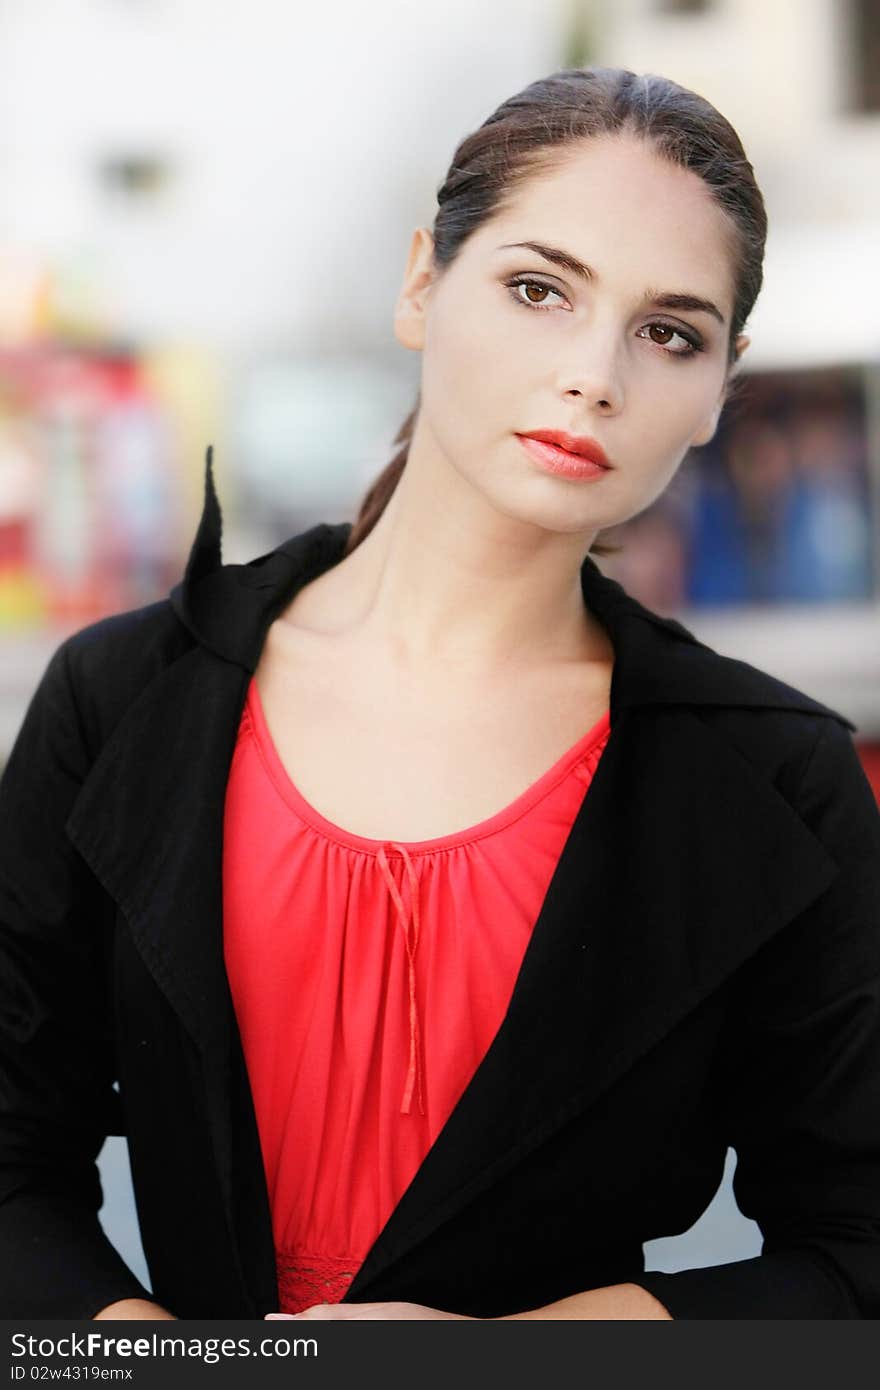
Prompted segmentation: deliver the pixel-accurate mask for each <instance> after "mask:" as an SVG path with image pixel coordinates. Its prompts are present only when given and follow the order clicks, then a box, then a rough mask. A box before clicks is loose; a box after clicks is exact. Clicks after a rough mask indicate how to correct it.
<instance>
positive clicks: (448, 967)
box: [223, 679, 610, 1313]
mask: <svg viewBox="0 0 880 1390" xmlns="http://www.w3.org/2000/svg"><path fill="white" fill-rule="evenodd" d="M609 733H610V716H609V713H608V712H607V711H606V713H605V714H603V715H602V717H601V719H599V721H598V722H597V723H596V724H594V725H593V727H592V728H591V729H589V730H588V731H587V733H585V734H584V735H583V737H582V738H580V739H579V740H578V742H577V743H575V744H574V745H573V746H572V747H571V748H569V750H568V751H567V752H566V753H564V754H563V755H562V757H561V758H559V759H558V760H557V762H555V763H554V764H553V766H552V767H551V768H549V769H548V771H547V772H545V773H544V775H543V776H542V777H540V778H539V779H538V780H537V781H536V782H533V783H532V785H531V786H530V787H527V788H526V790H525V791H524V792H522V793H521V795H520V796H518V797H517V798H516V800H515V801H512V802H511V803H510V804H509V805H508V806H506V807H505V808H504V809H503V810H501V811H498V812H497V813H496V814H495V815H494V816H490V817H489V819H488V820H484V821H480V822H479V823H478V824H477V825H472V826H469V827H468V828H467V829H465V830H461V831H458V832H457V833H456V834H453V835H441V836H438V837H436V838H435V839H431V840H410V841H406V842H401V841H391V840H374V839H367V838H366V837H364V836H362V835H355V834H352V833H350V832H349V831H346V830H342V829H340V827H339V826H338V825H334V824H333V823H332V822H331V821H328V820H327V819H326V818H325V817H324V816H322V815H321V814H320V813H319V812H318V811H316V810H315V808H314V807H313V806H311V805H309V803H308V802H307V801H306V800H305V799H304V798H303V797H302V796H301V795H300V793H299V791H298V790H297V788H296V787H295V786H294V784H293V782H292V781H291V779H290V777H289V776H288V774H287V772H286V771H285V769H284V766H283V764H282V762H281V759H280V758H279V756H278V753H277V751H276V749H275V746H274V744H273V742H272V738H271V735H270V734H269V730H268V727H267V724H266V720H265V716H264V713H263V708H262V705H261V702H260V697H259V692H258V689H257V684H256V681H255V680H254V679H252V680H251V682H250V686H249V688H248V693H247V698H246V701H245V705H244V709H243V711H242V717H241V723H240V726H239V731H238V738H237V741H236V746H235V750H234V753H233V758H232V764H231V767H230V774H229V781H228V785H227V791H226V806H225V826H224V842H223V843H224V848H223V941H224V954H225V961H226V968H227V972H228V976H229V982H230V989H231V992H232V998H233V1002H234V1006H235V1012H236V1018H237V1020H238V1025H239V1031H240V1034H241V1040H242V1047H243V1050H244V1055H245V1061H246V1065H247V1070H248V1077H249V1081H250V1086H251V1091H252V1094H253V1099H254V1109H255V1114H256V1119H257V1127H258V1130H259V1135H260V1144H261V1148H262V1154H263V1162H264V1167H265V1173H266V1181H267V1186H268V1192H269V1199H270V1204H271V1211H272V1227H273V1233H274V1240H275V1249H276V1261H277V1270H278V1285H279V1294H280V1309H279V1311H281V1312H286V1313H296V1312H300V1311H301V1310H302V1309H303V1308H307V1307H310V1306H311V1305H312V1304H314V1303H335V1302H338V1301H339V1300H340V1299H341V1298H342V1297H343V1296H344V1294H345V1291H346V1289H347V1288H348V1286H349V1284H350V1283H351V1281H352V1279H353V1278H354V1276H355V1274H356V1273H357V1270H358V1268H359V1266H360V1265H361V1264H362V1263H363V1260H364V1259H365V1257H366V1255H367V1253H368V1251H369V1249H370V1247H371V1245H372V1244H373V1242H374V1241H375V1239H376V1237H377V1236H378V1234H379V1232H380V1231H381V1229H382V1227H383V1226H384V1225H385V1223H386V1222H387V1220H388V1217H389V1216H390V1215H391V1212H392V1210H393V1209H394V1207H395V1206H396V1205H397V1202H398V1201H399V1199H400V1197H401V1196H402V1195H403V1192H404V1190H405V1189H406V1188H407V1187H408V1186H409V1183H410V1182H411V1180H412V1178H413V1177H414V1176H415V1173H416V1171H417V1169H418V1168H419V1166H420V1164H421V1163H422V1160H423V1159H424V1157H425V1155H426V1154H427V1152H428V1149H429V1148H430V1147H431V1145H432V1144H433V1142H434V1140H435V1139H436V1137H437V1135H438V1134H439V1132H440V1130H441V1129H442V1127H443V1125H444V1124H445V1123H446V1120H447V1119H448V1117H449V1115H450V1114H451V1112H452V1110H453V1108H454V1106H455V1104H456V1102H457V1100H458V1098H459V1096H460V1095H461V1094H462V1092H463V1091H464V1089H465V1087H466V1086H467V1084H468V1082H469V1081H470V1078H471V1076H472V1075H473V1073H474V1072H475V1070H476V1068H477V1066H478V1065H479V1063H480V1061H481V1060H482V1058H483V1056H484V1054H485V1053H486V1051H487V1050H488V1047H489V1045H490V1043H491V1042H492V1039H493V1038H494V1036H495V1034H496V1032H497V1031H498V1028H499V1026H500V1024H501V1022H502V1020H503V1018H504V1014H505V1012H506V1009H507V1005H508V1002H509V1000H510V996H511V994H512V992H513V987H514V983H515V981H516V977H517V974H518V971H519V967H520V963H521V961H522V957H523V954H524V952H525V949H526V946H527V944H528V941H529V937H530V935H531V931H532V928H533V926H534V923H535V921H536V919H537V916H538V913H539V911H540V908H541V905H542V903H543V900H544V897H545V895H546V892H547V888H548V886H549V883H550V879H551V877H552V875H553V871H554V869H555V867H556V863H557V860H558V858H559V855H560V853H561V851H562V848H563V845H564V844H565V841H566V839H567V838H568V834H569V831H570V829H571V826H572V822H573V821H574V818H575V816H576V814H577V811H578V809H579V807H580V804H581V802H582V800H583V798H584V794H585V791H586V788H587V786H588V785H589V783H590V780H591V778H592V776H593V773H594V771H595V768H596V766H597V764H598V762H599V758H600V756H601V754H602V750H603V749H604V747H605V744H606V743H607V740H608V736H609Z"/></svg>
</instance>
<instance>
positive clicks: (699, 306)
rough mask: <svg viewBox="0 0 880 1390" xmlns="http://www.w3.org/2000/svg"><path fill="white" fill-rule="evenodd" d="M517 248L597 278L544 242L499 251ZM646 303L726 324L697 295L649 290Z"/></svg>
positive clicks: (512, 245) (507, 246)
mask: <svg viewBox="0 0 880 1390" xmlns="http://www.w3.org/2000/svg"><path fill="white" fill-rule="evenodd" d="M517 247H523V248H524V249H525V250H526V251H534V252H535V255H536V256H543V258H544V260H545V261H552V262H553V264H554V265H558V266H560V267H561V268H562V269H563V270H567V271H569V273H570V274H572V275H577V277H578V278H579V279H581V280H593V279H595V278H596V272H595V271H594V270H593V269H592V267H591V266H588V265H584V263H583V261H579V260H578V258H577V256H573V255H572V254H571V253H570V252H569V251H562V250H560V248H559V247H558V246H546V245H545V244H544V242H542V241H508V242H505V243H504V244H503V245H502V246H499V247H498V248H497V249H498V250H499V251H512V250H514V249H516V248H517ZM645 303H646V304H654V305H656V306H657V308H658V309H693V310H697V311H700V310H701V311H702V312H703V313H705V314H711V315H712V316H713V318H716V319H717V320H718V322H719V323H720V324H723V323H724V315H723V314H722V313H721V311H720V309H718V308H717V306H716V305H715V304H713V303H712V301H711V299H702V298H701V297H700V296H699V295H696V294H684V293H672V292H666V291H662V290H648V291H647V293H646V294H645Z"/></svg>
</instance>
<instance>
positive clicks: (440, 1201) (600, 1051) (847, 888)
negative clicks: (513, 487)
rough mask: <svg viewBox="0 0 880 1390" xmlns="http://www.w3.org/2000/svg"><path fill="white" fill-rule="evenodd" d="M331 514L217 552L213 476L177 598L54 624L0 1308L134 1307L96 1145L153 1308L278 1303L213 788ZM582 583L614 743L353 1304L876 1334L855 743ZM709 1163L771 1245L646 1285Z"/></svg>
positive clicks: (17, 988) (25, 797)
mask: <svg viewBox="0 0 880 1390" xmlns="http://www.w3.org/2000/svg"><path fill="white" fill-rule="evenodd" d="M348 532H349V525H348V524H347V523H342V524H338V525H327V524H321V525H317V526H314V527H312V528H311V529H309V530H307V531H305V532H304V533H302V534H300V535H297V536H295V537H293V538H292V539H291V540H289V541H287V542H286V543H285V544H283V545H281V546H280V547H278V548H277V549H276V550H274V551H272V552H270V553H268V554H266V555H263V556H261V557H260V558H259V559H256V560H252V561H251V562H250V563H249V564H246V565H222V563H221V557H220V512H219V506H218V503H217V498H216V494H215V492H214V486H213V481H212V476H211V466H210V457H209V460H208V469H207V473H206V494H205V509H204V512H203V515H202V519H201V522H200V525H199V529H198V532H197V534H196V537H195V541H194V544H193V547H192V551H191V554H190V557H189V561H188V564H187V568H186V572H185V576H184V578H183V580H182V581H181V583H180V584H178V585H177V586H176V587H175V588H174V589H173V590H172V592H171V595H170V597H169V598H167V599H163V600H161V601H159V602H156V603H152V604H149V605H147V606H145V607H142V608H139V609H137V610H134V611H131V612H128V613H122V614H118V615H116V616H113V617H110V618H107V619H104V620H102V621H100V622H97V623H93V624H91V625H90V626H88V627H85V628H83V629H82V630H81V631H79V632H77V633H75V634H74V635H73V636H72V637H69V638H68V639H67V640H65V641H64V642H62V643H61V644H60V645H59V647H58V648H57V650H56V651H55V653H54V655H53V656H52V658H51V660H50V662H49V663H48V667H47V669H46V671H45V673H44V675H43V677H42V679H41V681H40V683H39V685H38V687H37V689H36V692H35V693H34V695H33V698H32V700H31V702H30V705H29V707H28V710H27V713H26V716H25V719H24V723H23V726H22V728H21V731H20V733H19V736H18V738H17V740H16V742H15V745H14V747H13V749H12V751H11V754H10V757H9V760H8V763H7V766H6V769H5V772H4V775H3V779H2V783H0V1102H2V1104H0V1250H2V1258H0V1315H2V1316H4V1317H7V1318H11V1317H27V1316H30V1317H91V1316H92V1315H93V1314H94V1313H95V1312H97V1311H98V1309H99V1308H101V1307H103V1306H104V1305H106V1304H108V1303H111V1302H114V1301H115V1300H117V1299H120V1298H124V1297H129V1296H140V1297H148V1296H150V1292H149V1291H148V1290H146V1289H144V1288H143V1287H142V1286H141V1285H140V1283H139V1282H138V1281H137V1280H136V1279H135V1278H134V1276H133V1275H132V1274H131V1272H130V1271H129V1270H128V1269H127V1268H126V1266H125V1265H124V1263H123V1261H122V1260H121V1258H120V1257H119V1256H118V1254H117V1253H116V1251H115V1250H114V1249H113V1247H112V1246H111V1245H110V1244H109V1242H108V1241H107V1239H106V1238H105V1236H104V1235H103V1233H102V1230H101V1227H100V1225H99V1221H98V1217H97V1211H98V1208H99V1207H100V1204H101V1188H100V1182H99V1177H98V1171H97V1168H96V1166H95V1162H94V1160H95V1157H96V1155H97V1153H98V1152H99V1150H100V1148H101V1145H102V1143H103V1140H104V1137H105V1136H106V1135H107V1134H125V1135H127V1137H128V1144H129V1151H130V1157H131V1168H132V1180H133V1185H134V1192H135V1197H136V1202H137V1210H138V1216H139V1219H140V1226H141V1233H142V1239H143V1246H144V1251H145V1254H146V1258H147V1262H148V1265H149V1269H150V1278H151V1281H152V1284H153V1294H154V1296H155V1298H156V1299H158V1300H159V1301H160V1302H162V1303H164V1304H165V1305H167V1307H168V1308H169V1309H170V1310H171V1311H172V1312H173V1313H175V1314H177V1315H178V1316H181V1317H208V1318H221V1317H261V1316H262V1315H263V1314H264V1313H266V1312H268V1311H270V1310H273V1309H275V1308H276V1307H277V1290H276V1284H275V1268H274V1254H273V1247H272V1237H271V1224H270V1210H269V1204H268V1197H267V1192H266V1186H265V1180H264V1175H263V1168H262V1161H261V1156H260V1148H259V1140H258V1135H257V1129H256V1123H255V1119H254V1114H253V1107H252V1100H251V1094H250V1090H249V1087H248V1081H247V1072H246V1068H245V1065H244V1059H243V1053H242V1048H241V1042H240V1038H239V1034H238V1031H237V1026H236V1021H235V1014H234V1010H233V1007H232V1000H231V995H230V991H229V987H228V981H227V978H226V974H225V970H224V963H223V949H222V910H221V909H222V904H221V863H222V859H221V856H222V822H223V806H224V793H225V785H226V779H227V773H228V767H229V762H230V758H231V755H232V750H233V746H234V743H235V739H236V734H237V729H238V722H239V716H240V713H241V709H242V704H243V700H244V695H245V689H246V685H247V682H248V680H249V678H250V675H251V673H252V672H253V670H254V668H255V666H256V663H257V659H258V656H259V653H260V649H261V645H262V642H263V639H264V636H265V633H266V629H267V627H268V624H269V623H270V622H271V621H272V620H273V618H274V617H275V616H276V615H277V614H278V612H279V611H280V610H281V608H282V607H283V606H284V605H285V604H286V603H287V602H288V601H289V600H290V598H291V596H292V595H293V593H294V592H295V591H296V589H297V588H298V587H299V586H300V585H302V584H303V583H305V582H306V581H307V580H308V579H309V578H311V577H312V576H314V575H316V574H318V573H320V572H321V571H322V570H324V569H326V568H328V567H329V566H330V565H332V564H333V563H334V562H335V561H337V560H338V559H339V558H340V557H341V554H342V549H343V546H344V543H345V540H346V537H347V535H348ZM581 575H582V584H583V592H584V596H585V600H586V602H587V603H588V604H589V605H590V607H591V609H592V611H594V612H595V614H596V615H597V617H598V618H599V619H600V621H601V622H602V623H603V625H604V626H605V627H606V629H607V631H608V633H609V634H610V636H611V639H612V642H613V646H614V651H615V664H614V670H613V679H612V686H611V737H610V739H609V742H608V745H607V747H606V749H605V751H604V754H603V757H602V759H601V762H600V764H599V767H598V769H597V772H596V775H595V777H594V779H593V782H592V784H591V786H590V788H589V790H588V793H587V795H586V797H585V799H584V802H583V805H582V807H581V809H580V811H579V813H578V815H577V818H576V821H575V823H574V826H573V828H572V830H571V833H570V835H569V837H568V840H567V841H566V844H565V848H564V852H563V854H562V857H561V860H560V862H559V864H558V867H557V869H556V871H555V873H554V876H553V879H552V882H551V884H550V887H549V889H548V892H547V895H546V898H545V900H544V903H543V906H542V909H541V912H540V915H539V918H538V920H537V923H536V925H535V928H534V932H533V935H532V937H531V939H530V942H529V946H528V949H527V951H526V954H525V958H524V960H523V962H522V967H521V969H520V971H519V974H518V976H517V981H516V986H515V989H514V992H513V996H512V999H511V1002H510V1006H509V1008H508V1010H507V1013H506V1015H505V1018H504V1021H503V1024H502V1026H501V1028H500V1030H499V1032H498V1034H497V1036H496V1037H495V1039H494V1041H493V1043H492V1046H491V1047H490V1049H489V1051H488V1054H487V1055H486V1057H485V1058H484V1060H483V1062H482V1063H481V1065H480V1066H479V1067H478V1068H477V1071H476V1073H475V1075H474V1076H473V1079H472V1080H471V1082H470V1084H469V1085H468V1087H467V1089H466V1090H465V1092H464V1094H463V1095H462V1097H461V1099H460V1101H459V1103H458V1104H457V1106H456V1107H455V1109H454V1111H453V1113H452V1115H451V1116H450V1118H449V1120H448V1122H447V1124H446V1125H445V1126H444V1128H443V1130H442V1132H441V1133H440V1135H439V1136H438V1138H437V1141H436V1143H435V1144H434V1145H433V1147H432V1149H431V1151H430V1152H429V1154H428V1155H427V1157H426V1159H425V1161H424V1163H423V1164H422V1166H421V1168H420V1169H419V1171H418V1173H417V1174H416V1176H415V1178H414V1179H413V1181H412V1183H411V1184H410V1186H409V1188H408V1189H407V1191H406V1192H405V1193H404V1194H403V1196H402V1197H401V1199H400V1201H399V1203H398V1205H397V1207H396V1208H395V1209H394V1211H393V1213H392V1215H391V1217H390V1219H389V1220H388V1222H387V1224H386V1225H385V1227H384V1229H383V1230H382V1232H381V1233H380V1235H379V1236H378V1238H377V1240H376V1241H375V1244H374V1245H373V1247H372V1248H371V1250H370V1252H369V1254H368V1256H367V1259H366V1261H365V1263H364V1265H363V1266H362V1268H361V1270H360V1271H359V1273H358V1274H357V1276H356V1278H355V1280H354V1283H353V1284H352V1286H351V1288H350V1290H349V1292H348V1295H347V1300H348V1301H352V1302H359V1301H374V1300H386V1299H404V1300H409V1301H415V1302H418V1303H424V1304H429V1305H433V1306H436V1307H439V1308H443V1309H447V1310H451V1311H455V1312H461V1313H469V1314H473V1315H476V1316H480V1317H492V1316H496V1315H500V1314H505V1313H512V1312H518V1311H522V1310H524V1309H528V1308H535V1307H539V1306H542V1305H544V1304H546V1303H548V1302H551V1301H553V1300H555V1299H558V1298H561V1297H564V1296H565V1295H567V1294H571V1293H575V1292H579V1291H581V1290H584V1289H589V1288H593V1287H599V1286H603V1285H607V1284H615V1283H621V1282H626V1281H631V1282H634V1283H637V1284H640V1285H642V1286H643V1287H645V1288H646V1289H649V1290H650V1291H651V1292H652V1293H654V1294H656V1296H657V1297H658V1298H659V1299H660V1300H661V1301H662V1302H663V1303H664V1304H665V1305H666V1306H667V1308H668V1309H669V1311H670V1312H671V1313H672V1315H673V1316H674V1317H676V1318H874V1317H878V1316H880V814H878V810H877V805H876V802H875V800H874V797H873V794H872V792H871V789H870V786H869V784H868V781H867V778H866V777H865V775H864V773H863V771H862V768H861V765H860V763H859V761H858V758H857V755H856V751H855V748H854V745H853V740H852V737H851V732H850V731H851V730H854V729H855V726H854V725H853V724H852V723H850V722H849V721H848V720H847V719H845V718H844V717H843V716H841V715H840V714H837V713H835V712H834V711H833V710H830V709H828V708H827V707H825V706H823V705H822V704H820V703H818V702H817V701H816V700H813V699H810V698H809V697H808V696H806V695H804V694H802V693H801V692H799V691H798V690H795V689H793V688H792V687H790V686H788V685H785V684H783V683H782V682H780V681H779V680H776V679H774V678H773V677H771V676H769V675H768V674H765V673H763V672H761V671H759V670H756V669H755V668H754V667H752V666H750V665H748V664H746V663H745V662H742V661H737V660H734V659H731V658H727V657H724V656H721V655H719V654H718V653H716V652H714V651H713V650H712V649H711V648H709V647H707V646H705V645H704V644H702V643H701V642H699V641H698V640H697V639H696V638H695V637H694V636H693V635H692V634H691V633H690V632H688V631H687V630H686V629H685V628H684V627H683V626H682V625H681V624H679V623H678V622H675V621H673V620H670V619H664V618H662V617H660V616H658V615H657V614H655V613H653V612H651V611H650V610H649V609H647V608H645V607H644V606H642V605H641V604H639V603H638V602H637V601H636V600H635V599H634V598H632V597H631V596H630V595H628V594H627V593H626V591H625V590H624V589H623V588H622V587H621V586H620V585H619V584H617V583H616V582H614V581H612V580H611V579H609V578H607V577H605V576H603V575H602V573H601V571H600V570H599V568H598V567H597V566H596V564H595V563H594V562H593V561H592V560H591V559H590V558H589V557H588V558H587V559H586V560H585V561H584V564H583V567H582V571H581ZM291 1006H292V1007H296V1000H295V999H293V1000H292V1001H291ZM115 1083H118V1086H117V1085H116V1084H115ZM728 1145H732V1146H733V1147H734V1149H735V1150H736V1154H737V1167H736V1173H735V1179H734V1192H735V1195H736V1199H737V1202H738V1204H739V1206H740V1208H741V1210H742V1211H743V1213H744V1214H745V1215H746V1216H748V1217H751V1218H753V1219H754V1220H755V1221H757V1222H758V1224H759V1225H760V1227H761V1230H762V1233H763V1237H764V1242H763V1249H762V1254H761V1255H760V1256H757V1257H755V1258H753V1259H748V1260H741V1261H738V1262H735V1263H730V1264H722V1265H718V1266H714V1267H712V1268H703V1269H693V1270H687V1271H682V1272H678V1273H673V1274H662V1273H650V1274H645V1273H644V1257H643V1251H642V1242H643V1241H648V1240H654V1239H656V1238H658V1237H661V1236H669V1235H673V1234H675V1233H677V1232H682V1231H685V1230H687V1229H688V1228H689V1227H690V1226H691V1225H692V1224H693V1223H694V1222H695V1221H696V1220H697V1219H698V1218H699V1216H700V1215H701V1213H702V1212H703V1211H704V1210H705V1208H706V1207H707V1205H708V1204H709V1202H710V1201H711V1200H712V1197H713V1196H714V1194H715V1192H716V1190H717V1188H718V1185H719V1182H720V1180H721V1177H722V1172H723V1166H724V1160H725V1154H726V1150H727V1147H728Z"/></svg>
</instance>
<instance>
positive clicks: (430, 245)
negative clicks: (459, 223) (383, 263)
mask: <svg viewBox="0 0 880 1390" xmlns="http://www.w3.org/2000/svg"><path fill="white" fill-rule="evenodd" d="M433 257H434V238H433V237H432V235H431V233H430V232H429V230H428V228H427V227H417V228H416V230H415V231H414V232H413V235H412V241H411V242H410V248H409V256H408V258H407V262H406V270H405V271H404V275H403V284H402V285H401V287H400V293H399V295H398V296H397V305H396V307H395V310H394V336H395V337H396V339H397V341H398V342H399V343H400V344H401V345H402V346H403V347H405V348H411V349H412V350H413V351H414V352H420V351H421V349H422V348H423V346H424V342H425V305H426V303H427V298H428V293H429V291H430V289H431V286H432V284H433V283H434V280H435V278H436V267H435V266H434V260H433Z"/></svg>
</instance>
